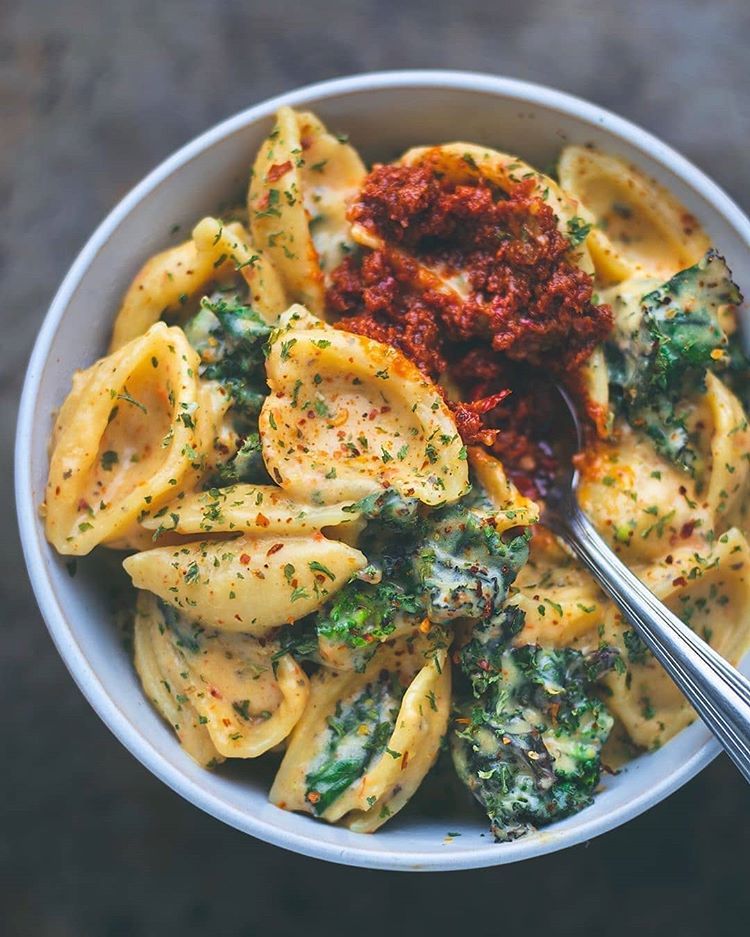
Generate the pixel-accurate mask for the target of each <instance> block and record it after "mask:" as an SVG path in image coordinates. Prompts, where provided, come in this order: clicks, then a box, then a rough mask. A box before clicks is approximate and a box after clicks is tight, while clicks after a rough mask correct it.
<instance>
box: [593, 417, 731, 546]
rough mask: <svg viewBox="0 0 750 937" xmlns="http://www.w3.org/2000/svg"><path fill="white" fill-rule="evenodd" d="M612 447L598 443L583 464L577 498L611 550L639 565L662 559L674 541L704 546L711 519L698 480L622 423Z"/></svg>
mask: <svg viewBox="0 0 750 937" xmlns="http://www.w3.org/2000/svg"><path fill="white" fill-rule="evenodd" d="M617 428H618V438H617V441H616V442H615V443H614V444H608V443H603V442H600V443H598V444H596V446H594V447H593V448H592V449H591V451H590V452H589V453H588V454H587V457H586V459H585V460H584V462H583V464H582V465H581V482H580V486H579V489H578V497H579V500H580V503H581V506H582V508H583V509H584V511H585V512H586V513H587V514H588V515H589V517H590V518H591V519H592V521H593V522H594V524H595V525H596V527H597V528H598V529H599V531H600V532H601V533H602V535H603V536H604V537H605V539H606V540H608V541H609V543H610V544H611V545H612V546H613V548H614V549H615V550H616V551H617V552H620V553H622V554H623V557H627V560H626V562H638V561H642V560H648V559H651V558H657V557H660V556H664V555H665V554H666V553H668V552H669V545H670V542H671V541H673V540H674V539H675V538H677V539H678V540H679V542H680V543H684V544H694V545H695V547H696V548H698V547H700V546H701V545H702V544H703V534H704V533H706V532H707V531H710V530H711V529H712V528H713V516H712V512H711V510H710V506H709V505H708V503H707V502H706V500H705V498H703V497H701V496H700V495H699V493H698V492H697V491H696V483H695V480H694V479H692V478H690V477H689V476H688V475H686V473H685V472H683V471H681V470H680V469H679V468H678V467H677V466H675V465H674V464H673V463H671V462H668V461H667V460H666V459H664V458H662V457H661V456H660V455H658V454H657V453H656V452H655V451H654V448H653V446H652V445H651V443H650V441H649V439H648V438H647V437H645V436H643V435H641V434H639V433H636V432H634V431H633V430H632V429H630V427H628V426H627V425H624V424H619V423H618V427H617Z"/></svg>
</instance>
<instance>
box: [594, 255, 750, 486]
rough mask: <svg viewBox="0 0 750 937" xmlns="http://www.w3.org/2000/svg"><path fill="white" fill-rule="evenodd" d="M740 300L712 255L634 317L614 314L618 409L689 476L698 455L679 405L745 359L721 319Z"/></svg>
mask: <svg viewBox="0 0 750 937" xmlns="http://www.w3.org/2000/svg"><path fill="white" fill-rule="evenodd" d="M741 299H742V297H741V295H740V292H739V289H738V288H737V286H736V285H735V284H734V283H733V282H732V277H731V272H730V270H729V268H728V267H727V265H726V262H725V260H724V259H723V258H722V257H721V256H720V255H719V254H718V253H716V251H713V250H711V251H709V252H708V253H707V254H706V256H705V257H704V258H703V259H702V260H701V261H700V262H699V263H697V264H695V265H694V266H692V267H688V268H687V269H686V270H682V271H680V272H679V273H677V274H675V276H673V277H672V279H671V280H669V281H667V283H665V284H663V285H662V286H660V287H658V289H655V290H653V291H652V292H649V293H647V294H646V295H645V296H643V297H642V298H641V300H640V303H639V307H638V309H637V310H635V311H634V310H626V311H625V312H626V314H624V315H617V316H616V325H615V330H614V332H613V334H612V336H611V339H610V340H609V341H608V342H607V344H606V346H605V352H606V356H607V365H608V370H609V382H610V393H611V396H612V401H613V404H614V407H615V410H616V411H617V412H619V413H620V414H621V415H622V416H624V417H625V419H626V420H627V421H628V422H629V423H630V424H631V425H632V426H634V427H636V428H639V429H642V430H643V431H644V432H646V433H647V434H648V435H649V436H650V437H651V439H652V440H653V442H654V445H655V446H656V448H657V450H658V451H659V452H661V453H662V454H663V455H665V456H666V457H667V458H669V459H670V460H671V461H673V462H675V463H676V464H677V465H680V466H682V467H683V468H684V469H686V470H687V471H689V472H691V473H692V472H694V470H695V465H696V453H695V451H694V449H693V446H692V440H691V439H690V433H689V431H688V427H687V425H686V419H685V412H684V410H683V408H682V407H681V401H682V399H683V398H684V397H685V396H686V395H689V394H691V393H693V392H695V391H701V390H702V389H703V388H704V381H705V375H706V371H709V370H710V371H723V370H727V368H728V367H729V366H730V362H731V361H732V360H733V359H734V360H735V361H736V360H739V359H741V360H743V361H744V360H746V359H745V358H744V355H742V353H741V351H740V350H739V349H738V348H737V347H736V346H735V347H734V348H730V341H729V338H728V336H727V334H726V333H725V332H724V329H723V328H722V326H721V324H720V320H719V311H720V309H721V307H723V306H727V305H737V304H738V303H739V302H741ZM730 352H731V353H730Z"/></svg>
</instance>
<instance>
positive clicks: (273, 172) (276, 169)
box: [266, 159, 292, 182]
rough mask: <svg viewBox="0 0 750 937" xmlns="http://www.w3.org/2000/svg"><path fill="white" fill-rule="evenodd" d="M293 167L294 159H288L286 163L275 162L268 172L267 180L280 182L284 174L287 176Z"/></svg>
mask: <svg viewBox="0 0 750 937" xmlns="http://www.w3.org/2000/svg"><path fill="white" fill-rule="evenodd" d="M291 168H292V161H291V160H290V159H288V160H287V161H286V162H285V163H274V165H273V166H271V168H270V169H269V170H268V172H267V173H266V182H278V181H279V179H281V177H282V176H285V175H286V174H287V173H288V172H289V170H290V169H291Z"/></svg>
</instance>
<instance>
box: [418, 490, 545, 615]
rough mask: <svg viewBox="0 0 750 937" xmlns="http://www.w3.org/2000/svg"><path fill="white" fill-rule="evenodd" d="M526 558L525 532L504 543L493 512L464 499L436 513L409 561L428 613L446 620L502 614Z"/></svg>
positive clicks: (526, 539)
mask: <svg viewBox="0 0 750 937" xmlns="http://www.w3.org/2000/svg"><path fill="white" fill-rule="evenodd" d="M469 503H470V502H469ZM527 558H528V537H527V535H526V534H525V533H524V534H521V535H519V536H516V537H513V538H512V539H511V540H509V541H508V542H507V543H506V542H505V541H504V540H503V539H502V537H501V536H500V535H499V534H498V532H497V531H496V530H495V527H494V525H493V523H492V515H491V514H489V513H487V514H485V513H483V512H481V511H480V510H478V509H477V508H476V507H471V506H467V504H466V503H464V502H458V503H456V504H453V505H450V506H448V507H446V508H443V509H441V510H439V511H437V512H435V513H434V514H433V515H432V516H431V517H430V518H429V521H428V523H427V526H426V530H425V536H424V538H423V540H422V542H421V544H420V545H419V546H418V549H417V551H416V555H415V557H414V564H413V566H414V574H415V577H416V580H417V583H418V586H419V589H420V591H421V594H422V596H423V599H424V601H425V604H426V607H427V615H428V617H429V618H430V620H431V621H435V622H447V621H451V620H453V619H456V618H470V619H472V620H475V621H476V620H491V619H494V618H495V617H497V616H502V615H503V610H502V606H503V604H504V602H505V599H506V597H507V595H508V589H509V588H510V586H511V584H512V583H513V580H514V579H515V578H516V575H517V573H518V570H519V569H520V568H521V567H522V566H523V564H524V563H525V562H526V560H527Z"/></svg>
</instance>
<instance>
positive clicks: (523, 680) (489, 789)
mask: <svg viewBox="0 0 750 937" xmlns="http://www.w3.org/2000/svg"><path fill="white" fill-rule="evenodd" d="M616 659H617V652H616V651H614V650H613V649H611V648H604V649H602V650H599V651H596V652H594V653H593V654H590V655H588V656H585V655H583V654H582V653H581V652H580V651H576V650H573V649H571V648H564V649H560V650H552V649H545V648H541V647H539V646H537V645H524V646H522V647H517V648H509V649H507V650H506V651H505V652H504V653H503V654H502V657H501V659H500V661H499V664H500V666H499V667H497V669H496V679H495V680H494V682H492V683H491V684H490V685H489V686H488V688H487V690H486V692H484V693H483V694H482V695H481V696H480V698H479V701H477V700H475V699H472V698H471V696H468V697H465V698H464V699H463V701H460V702H459V706H458V710H459V718H458V719H457V720H456V724H455V727H454V730H453V732H452V737H451V748H452V754H453V761H454V764H455V766H456V770H457V772H458V775H459V777H460V778H461V779H462V780H463V782H464V783H465V784H466V786H467V787H468V788H469V790H470V791H471V792H472V794H474V796H475V797H476V798H477V799H478V800H479V801H480V803H481V804H482V805H483V806H484V808H485V810H486V811H487V814H488V816H489V818H490V822H491V830H492V832H493V834H494V836H495V838H496V839H498V840H500V841H504V840H509V839H516V838H517V837H519V836H522V835H523V834H524V833H526V832H528V831H529V830H531V829H534V828H535V827H538V826H543V825H545V824H547V823H549V822H551V821H552V820H556V819H559V818H561V817H564V816H567V815H569V814H571V813H575V812H576V811H578V810H581V809H582V808H583V807H586V806H587V805H588V804H590V803H591V800H592V793H593V790H594V788H595V787H596V785H597V784H598V782H599V775H600V772H601V758H600V756H601V749H602V745H603V744H604V742H605V741H606V739H607V737H608V735H609V732H610V730H611V728H612V723H613V720H612V717H611V715H610V714H609V713H608V712H607V710H606V707H605V706H604V704H603V703H602V702H601V701H600V700H599V699H597V698H596V697H595V696H593V695H592V694H591V686H592V683H593V682H594V681H595V680H596V679H598V678H599V677H600V676H601V675H602V674H603V673H604V672H606V671H607V670H608V669H609V668H611V667H612V666H613V665H614V661H615V660H616ZM463 663H464V665H467V664H469V663H470V662H469V661H466V660H465V661H464V662H463Z"/></svg>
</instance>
